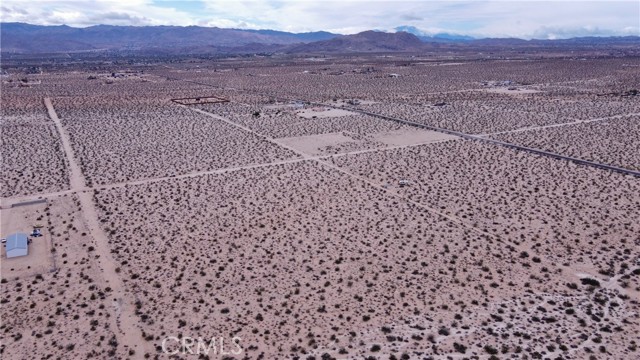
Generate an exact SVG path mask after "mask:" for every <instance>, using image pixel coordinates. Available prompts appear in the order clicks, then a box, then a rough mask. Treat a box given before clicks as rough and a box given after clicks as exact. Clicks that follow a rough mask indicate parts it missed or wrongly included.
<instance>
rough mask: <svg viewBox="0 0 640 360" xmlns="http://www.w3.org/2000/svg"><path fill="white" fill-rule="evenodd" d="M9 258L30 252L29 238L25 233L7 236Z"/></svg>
mask: <svg viewBox="0 0 640 360" xmlns="http://www.w3.org/2000/svg"><path fill="white" fill-rule="evenodd" d="M6 247H7V258H14V257H18V256H26V255H27V254H28V253H29V238H28V237H27V234H25V233H15V234H11V235H9V236H7V244H6Z"/></svg>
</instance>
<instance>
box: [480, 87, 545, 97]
mask: <svg viewBox="0 0 640 360" xmlns="http://www.w3.org/2000/svg"><path fill="white" fill-rule="evenodd" d="M482 91H486V92H489V93H495V94H507V95H525V94H537V93H540V92H542V91H540V90H535V89H526V88H519V87H516V88H515V89H514V90H510V89H509V88H491V89H483V90H482Z"/></svg>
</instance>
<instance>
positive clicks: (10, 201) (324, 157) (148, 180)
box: [2, 114, 458, 208]
mask: <svg viewBox="0 0 640 360" xmlns="http://www.w3.org/2000/svg"><path fill="white" fill-rule="evenodd" d="M207 115H213V114H207ZM213 117H215V118H216V119H217V118H218V117H217V116H213ZM222 121H224V120H222ZM263 137H264V136H263ZM455 140H458V139H443V140H432V141H425V142H420V143H417V144H408V145H394V146H386V147H379V148H374V149H363V150H354V151H348V152H343V153H338V154H330V155H316V156H306V157H304V158H296V159H288V160H280V161H273V162H269V163H260V164H249V165H241V166H231V167H227V168H220V169H214V170H205V171H196V172H192V173H186V174H180V175H170V176H160V177H155V178H146V179H140V180H129V181H124V182H119V183H112V184H105V185H94V186H87V187H83V188H80V189H76V190H73V189H70V190H61V191H54V192H50V193H39V194H31V195H19V196H13V197H7V198H3V199H2V202H3V204H5V205H4V206H3V208H8V207H11V205H12V204H19V203H22V202H26V201H32V200H38V199H51V198H55V197H58V196H63V195H69V194H73V193H76V192H81V191H87V190H93V189H98V190H106V189H114V188H120V187H126V186H129V185H142V184H149V183H154V182H159V181H166V180H172V179H184V178H192V177H198V176H203V175H211V174H223V173H226V172H231V171H239V170H246V169H257V168H263V167H269V166H277V165H282V164H293V163H297V162H303V161H307V160H327V159H331V158H337V157H342V156H349V155H357V154H365V153H370V152H378V151H386V150H394V149H404V148H410V147H416V146H421V145H427V144H435V143H440V142H446V141H455ZM7 203H8V204H7Z"/></svg>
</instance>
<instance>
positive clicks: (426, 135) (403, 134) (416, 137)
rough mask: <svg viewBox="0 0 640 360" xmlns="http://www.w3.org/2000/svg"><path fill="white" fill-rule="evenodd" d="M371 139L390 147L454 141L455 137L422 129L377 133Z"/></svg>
mask: <svg viewBox="0 0 640 360" xmlns="http://www.w3.org/2000/svg"><path fill="white" fill-rule="evenodd" d="M373 138H374V139H375V140H377V141H379V142H381V143H383V144H386V145H391V146H403V145H415V144H424V143H429V142H434V141H442V140H451V139H456V138H457V137H456V136H453V135H448V134H444V133H440V132H436V131H428V130H423V129H401V130H395V131H388V132H383V133H377V134H374V135H373Z"/></svg>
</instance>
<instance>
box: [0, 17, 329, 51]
mask: <svg viewBox="0 0 640 360" xmlns="http://www.w3.org/2000/svg"><path fill="white" fill-rule="evenodd" d="M0 35H1V37H2V44H1V50H2V52H11V53H49V52H68V51H91V50H153V49H161V50H167V49H170V50H178V49H187V48H188V49H200V48H208V49H211V48H212V47H213V48H217V47H223V48H224V47H227V48H234V47H244V46H246V45H249V44H253V45H255V44H268V45H271V44H275V45H288V44H300V43H305V42H310V41H318V40H327V39H331V38H333V37H335V36H337V35H336V34H331V33H328V32H325V31H320V32H310V33H301V34H296V33H288V32H283V31H273V30H240V29H220V28H215V27H213V28H210V27H200V26H186V27H183V26H111V25H96V26H90V27H86V28H73V27H69V26H66V25H62V26H40V25H30V24H24V23H1V24H0Z"/></svg>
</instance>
